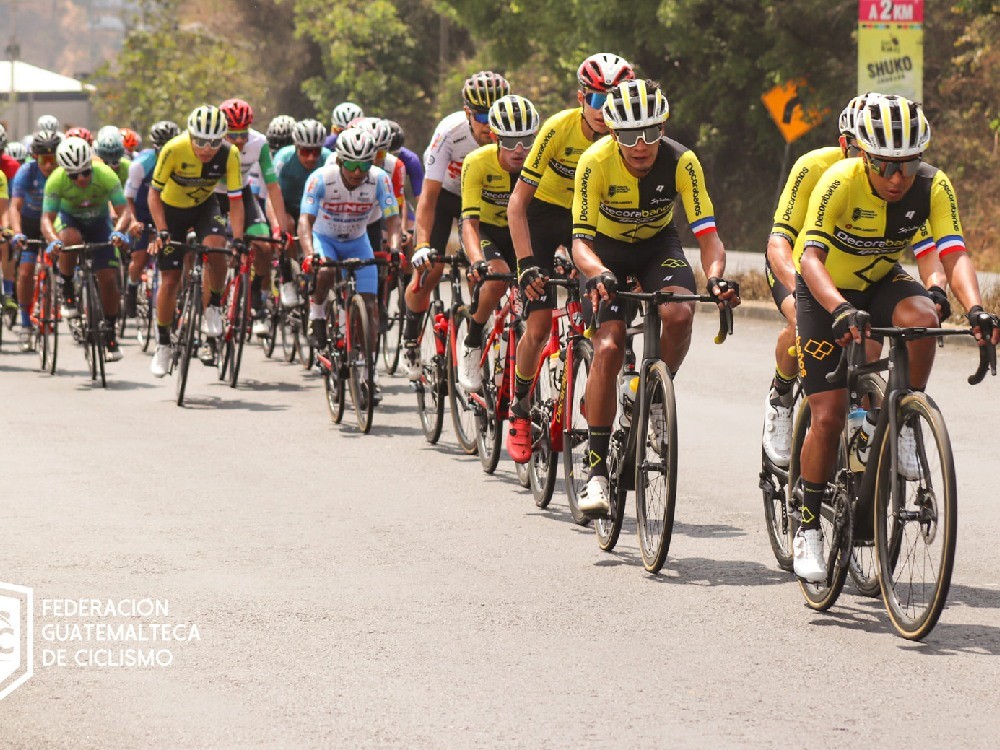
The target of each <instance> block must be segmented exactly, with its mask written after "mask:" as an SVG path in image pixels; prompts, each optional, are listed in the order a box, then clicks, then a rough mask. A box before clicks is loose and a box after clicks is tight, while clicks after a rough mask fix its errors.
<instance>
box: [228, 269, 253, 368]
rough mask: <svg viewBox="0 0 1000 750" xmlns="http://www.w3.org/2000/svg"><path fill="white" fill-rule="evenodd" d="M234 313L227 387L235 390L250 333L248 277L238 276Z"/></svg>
mask: <svg viewBox="0 0 1000 750" xmlns="http://www.w3.org/2000/svg"><path fill="white" fill-rule="evenodd" d="M236 294H237V297H236V313H235V317H234V318H233V322H234V327H233V338H232V345H233V358H232V362H230V363H229V387H230V388H235V387H236V383H237V382H238V381H239V378H240V364H241V363H242V362H243V345H244V344H245V343H246V339H247V334H248V332H249V331H250V277H249V276H247V275H246V274H240V277H239V286H238V287H237V291H236Z"/></svg>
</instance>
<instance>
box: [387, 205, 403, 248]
mask: <svg viewBox="0 0 1000 750" xmlns="http://www.w3.org/2000/svg"><path fill="white" fill-rule="evenodd" d="M385 232H386V234H387V235H389V251H390V252H393V253H398V252H399V247H400V241H401V239H402V234H403V219H402V216H401V215H400V214H399V213H398V212H397V213H395V214H393V215H392V216H389V217H388V218H387V219H386V220H385Z"/></svg>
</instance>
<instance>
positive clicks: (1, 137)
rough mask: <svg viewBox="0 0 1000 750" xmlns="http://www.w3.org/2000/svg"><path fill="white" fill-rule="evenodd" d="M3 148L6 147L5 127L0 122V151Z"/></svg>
mask: <svg viewBox="0 0 1000 750" xmlns="http://www.w3.org/2000/svg"><path fill="white" fill-rule="evenodd" d="M5 148H7V128H5V127H4V126H3V123H2V122H0V151H3V150H4V149H5Z"/></svg>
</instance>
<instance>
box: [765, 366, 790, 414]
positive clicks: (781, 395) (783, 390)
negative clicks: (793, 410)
mask: <svg viewBox="0 0 1000 750" xmlns="http://www.w3.org/2000/svg"><path fill="white" fill-rule="evenodd" d="M794 385H795V376H794V375H793V376H792V377H790V378H787V377H785V375H784V374H783V373H782V372H781V370H780V369H779V368H777V367H775V368H774V377H773V378H772V379H771V390H772V395H771V403H772V404H775V405H776V404H777V403H780V404H781V405H782V406H791V405H792V386H794ZM775 397H777V398H775Z"/></svg>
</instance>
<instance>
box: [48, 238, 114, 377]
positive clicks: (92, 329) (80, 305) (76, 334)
mask: <svg viewBox="0 0 1000 750" xmlns="http://www.w3.org/2000/svg"><path fill="white" fill-rule="evenodd" d="M108 248H111V249H113V250H114V251H115V252H118V251H117V249H116V248H115V246H114V245H112V244H111V243H110V242H85V243H83V244H81V245H66V246H64V247H63V248H62V249H61V250H60V252H63V253H78V256H77V257H78V260H77V270H78V271H79V273H78V274H77V275H76V279H75V282H74V283H75V285H76V293H77V298H76V299H77V303H76V304H77V309H78V310H79V312H80V315H79V317H77V318H71V319H70V320H69V325H70V330H71V331H72V333H73V338H74V339H75V340H76V341H77V343H79V344H82V345H83V355H84V358H85V359H86V360H87V367H88V369H89V371H90V379H91V380H93V381H96V380H97V379H98V378H100V381H101V387H102V388H107V387H108V381H107V377H106V376H105V371H104V369H105V364H106V362H107V344H108V341H111V340H112V339H113V338H114V336H115V335H116V332H115V331H114V330H112V329H111V328H110V327H109V325H108V321H107V319H106V318H105V316H104V305H103V304H102V303H101V290H100V284H98V281H97V271H95V270H94V254H95V253H97V252H100V251H103V250H107V249H108Z"/></svg>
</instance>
